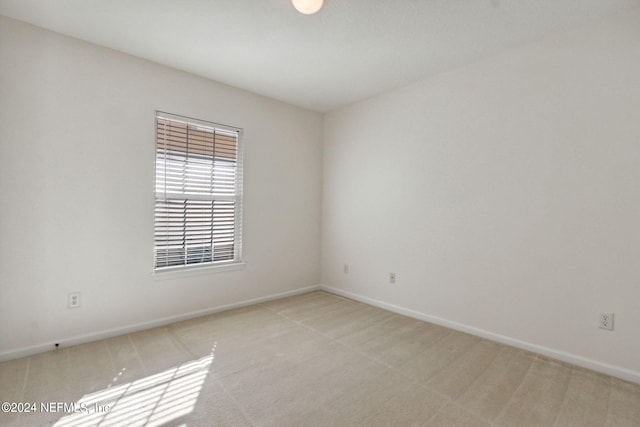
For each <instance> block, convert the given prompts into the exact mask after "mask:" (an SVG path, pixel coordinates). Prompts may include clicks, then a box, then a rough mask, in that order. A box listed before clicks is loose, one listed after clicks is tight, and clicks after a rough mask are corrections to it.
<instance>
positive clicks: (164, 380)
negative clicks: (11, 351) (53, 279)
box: [0, 292, 640, 427]
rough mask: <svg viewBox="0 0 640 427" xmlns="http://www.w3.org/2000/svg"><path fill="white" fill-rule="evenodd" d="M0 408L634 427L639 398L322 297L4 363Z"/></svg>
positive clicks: (90, 418)
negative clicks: (6, 404) (2, 405)
mask: <svg viewBox="0 0 640 427" xmlns="http://www.w3.org/2000/svg"><path fill="white" fill-rule="evenodd" d="M0 402H14V403H16V404H17V402H22V403H24V402H29V403H35V404H36V405H35V407H34V406H30V407H28V408H24V407H23V408H18V407H17V405H14V407H13V408H10V409H15V410H18V409H21V410H22V411H23V413H22V414H18V413H11V412H10V413H0V425H2V426H22V425H25V426H36V425H56V426H83V427H84V426H88V425H102V426H107V425H115V426H125V425H172V426H173V425H175V426H222V425H234V426H235V425H237V426H242V425H273V426H301V425H308V426H315V425H331V426H345V425H366V426H373V425H380V426H391V425H397V426H405V425H432V426H489V425H496V426H533V425H539V426H554V425H556V426H640V386H639V385H635V384H630V383H627V382H624V381H621V380H619V379H615V378H611V377H608V376H604V375H600V374H597V373H594V372H590V371H587V370H584V369H581V368H577V367H573V366H570V365H566V364H563V363H559V362H556V361H553V360H550V359H547V358H544V357H540V356H536V355H534V354H531V353H527V352H524V351H521V350H517V349H514V348H511V347H507V346H504V345H500V344H496V343H493V342H490V341H487V340H483V339H480V338H476V337H474V336H471V335H467V334H463V333H460V332H455V331H452V330H449V329H445V328H442V327H439V326H435V325H431V324H428V323H424V322H420V321H417V320H413V319H410V318H407V317H403V316H400V315H397V314H394V313H390V312H387V311H384V310H381V309H378V308H373V307H370V306H367V305H365V304H361V303H357V302H354V301H350V300H347V299H344V298H340V297H337V296H334V295H331V294H327V293H324V292H314V293H310V294H305V295H301V296H296V297H290V298H286V299H282V300H278V301H273V302H269V303H265V304H259V305H256V306H252V307H247V308H242V309H237V310H232V311H227V312H224V313H219V314H216V315H211V316H207V317H203V318H199V319H195V320H191V321H187V322H182V323H177V324H174V325H171V326H169V327H167V328H159V329H153V330H149V331H145V332H140V333H135V334H131V335H125V336H121V337H118V338H113V339H109V340H104V341H100V342H95V343H92V344H86V345H81V346H77V347H70V348H63V349H60V350H57V351H52V352H49V353H45V354H41V355H37V356H33V357H29V358H24V359H18V360H14V361H9V362H5V363H2V364H0ZM65 405H66V407H65ZM34 408H35V409H34ZM27 410H29V411H31V412H30V413H26V412H24V411H27ZM72 410H75V412H70V413H66V412H65V411H72Z"/></svg>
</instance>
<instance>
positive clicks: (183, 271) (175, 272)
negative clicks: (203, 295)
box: [151, 261, 245, 280]
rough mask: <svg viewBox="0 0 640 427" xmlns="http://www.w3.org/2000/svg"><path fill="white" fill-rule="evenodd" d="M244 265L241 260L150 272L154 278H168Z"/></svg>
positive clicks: (216, 271) (231, 269)
mask: <svg viewBox="0 0 640 427" xmlns="http://www.w3.org/2000/svg"><path fill="white" fill-rule="evenodd" d="M244 266H245V263H244V262H242V261H240V262H234V263H230V264H222V265H211V264H209V265H202V266H179V267H169V268H165V269H162V270H154V271H153V272H152V273H151V274H152V276H153V278H154V279H155V280H170V279H177V278H181V277H190V276H203V275H205V274H212V273H222V272H225V271H237V270H243V269H244Z"/></svg>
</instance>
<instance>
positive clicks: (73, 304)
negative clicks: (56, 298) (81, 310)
mask: <svg viewBox="0 0 640 427" xmlns="http://www.w3.org/2000/svg"><path fill="white" fill-rule="evenodd" d="M67 307H68V308H78V307H80V292H71V293H70V294H69V295H68V300H67Z"/></svg>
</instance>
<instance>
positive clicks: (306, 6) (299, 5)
mask: <svg viewBox="0 0 640 427" xmlns="http://www.w3.org/2000/svg"><path fill="white" fill-rule="evenodd" d="M323 1H324V0H291V3H293V7H295V8H296V10H297V11H298V12H300V13H303V14H305V15H313V14H314V13H316V12H317V11H319V10H320V8H322V3H323Z"/></svg>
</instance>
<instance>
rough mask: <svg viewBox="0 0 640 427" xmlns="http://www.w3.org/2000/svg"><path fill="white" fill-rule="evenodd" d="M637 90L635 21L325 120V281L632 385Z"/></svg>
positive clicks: (638, 364) (585, 32)
mask: <svg viewBox="0 0 640 427" xmlns="http://www.w3.org/2000/svg"><path fill="white" fill-rule="evenodd" d="M639 76H640V13H632V14H628V15H626V16H617V17H613V18H611V19H610V20H609V21H607V22H605V23H600V24H598V25H593V26H591V27H588V28H583V29H580V30H578V31H575V32H571V33H566V34H563V35H560V36H557V37H553V38H549V39H546V40H544V41H542V42H540V43H536V44H533V45H529V46H526V47H522V48H519V49H516V50H512V51H510V52H507V53H505V54H502V55H499V56H495V57H492V58H489V59H486V60H484V61H482V62H479V63H475V64H472V65H468V66H466V67H464V68H460V69H457V70H454V71H451V72H448V73H445V74H442V75H439V76H437V77H435V78H431V79H426V80H423V81H420V82H417V83H415V84H412V85H410V86H407V87H404V88H400V89H397V90H395V91H391V92H388V93H385V94H382V95H380V96H377V97H374V98H372V99H369V100H367V101H364V102H360V103H356V104H354V105H351V106H348V107H345V108H342V109H339V110H337V111H334V112H331V113H329V114H328V115H327V116H326V117H325V126H324V132H325V133H324V148H323V157H324V160H323V161H324V163H323V169H324V170H323V226H322V235H323V242H322V245H323V246H322V248H323V257H322V260H323V266H322V273H323V274H322V282H323V284H324V285H326V286H328V287H329V288H333V289H334V290H337V291H339V292H342V293H345V294H348V295H351V296H356V297H358V298H361V299H366V300H367V301H369V302H377V303H378V304H380V305H383V306H387V307H393V306H395V307H396V308H398V309H400V310H406V311H407V312H411V313H414V314H416V315H418V316H422V317H423V318H430V319H434V320H437V321H440V322H441V323H444V324H450V325H454V326H455V325H457V326H458V327H461V328H462V329H466V330H471V331H475V332H477V333H481V334H484V335H485V336H489V337H493V338H496V339H500V340H503V341H505V342H511V343H513V344H517V345H520V346H524V347H526V348H531V349H536V350H541V351H543V352H546V353H547V354H551V355H554V356H558V357H561V358H564V359H566V360H571V361H574V362H578V363H581V364H583V365H588V366H590V367H594V368H596V369H600V370H604V371H608V372H610V373H614V374H617V375H621V376H625V377H627V378H631V379H635V380H636V381H640V356H639V355H640V258H639V257H640V222H639V221H640V125H639V124H640V84H639V81H640V80H639ZM344 263H348V264H349V266H350V272H349V273H348V274H344V273H343V271H342V268H343V264H344ZM389 272H395V273H397V284H395V285H390V284H388V283H387V278H388V273H389ZM599 312H615V321H616V323H615V331H613V332H607V331H604V330H601V329H598V326H597V318H598V313H599Z"/></svg>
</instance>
